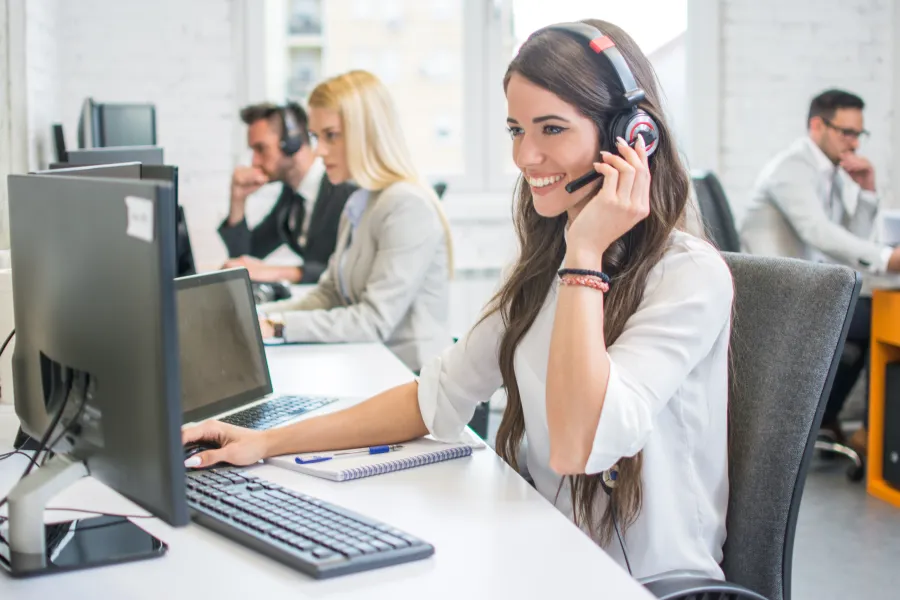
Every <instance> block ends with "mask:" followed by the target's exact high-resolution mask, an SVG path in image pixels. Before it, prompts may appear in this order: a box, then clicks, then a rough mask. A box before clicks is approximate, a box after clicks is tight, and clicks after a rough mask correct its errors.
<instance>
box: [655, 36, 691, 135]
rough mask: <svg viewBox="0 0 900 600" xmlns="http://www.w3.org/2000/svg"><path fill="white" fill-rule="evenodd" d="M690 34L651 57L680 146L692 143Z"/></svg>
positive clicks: (661, 48)
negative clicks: (689, 91) (689, 79)
mask: <svg viewBox="0 0 900 600" xmlns="http://www.w3.org/2000/svg"><path fill="white" fill-rule="evenodd" d="M686 39H687V35H686V34H684V33H682V34H680V35H678V36H677V37H675V38H673V39H672V40H670V41H669V42H667V43H666V44H664V45H663V46H661V47H660V48H658V49H656V50H655V51H653V52H652V53H651V54H650V55H649V56H648V58H649V59H650V62H651V63H652V64H653V69H654V70H655V71H656V77H657V79H659V85H660V87H661V88H662V95H663V103H664V105H663V106H664V109H665V112H666V118H667V121H668V124H669V127H670V128H671V129H672V131H673V133H674V135H675V139H676V140H677V141H678V145H679V147H682V148H686V147H687V144H688V143H689V141H690V140H689V137H688V136H689V128H688V113H687V70H686V66H687V54H686Z"/></svg>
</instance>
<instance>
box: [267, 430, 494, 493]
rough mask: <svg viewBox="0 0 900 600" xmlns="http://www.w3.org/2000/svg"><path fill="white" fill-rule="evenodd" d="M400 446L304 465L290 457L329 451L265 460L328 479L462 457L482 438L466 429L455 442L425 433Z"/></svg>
mask: <svg viewBox="0 0 900 600" xmlns="http://www.w3.org/2000/svg"><path fill="white" fill-rule="evenodd" d="M402 446H403V447H402V448H400V449H399V450H394V451H392V452H387V453H385V454H360V455H352V456H343V457H339V458H335V459H333V460H329V461H326V462H319V463H313V464H307V465H301V464H298V463H297V462H296V461H295V460H294V459H295V458H296V457H297V456H301V457H304V458H308V457H310V456H313V455H329V454H330V453H329V452H313V453H309V454H301V455H297V454H286V455H284V456H275V457H272V458H268V459H266V463H268V464H270V465H273V466H276V467H282V468H284V469H291V470H293V471H298V472H300V473H305V474H307V475H313V476H315V477H322V478H324V479H330V480H332V481H350V480H353V479H361V478H363V477H372V476H374V475H383V474H384V473H393V472H394V471H402V470H404V469H413V468H415V467H421V466H424V465H430V464H434V463H438V462H443V461H446V460H453V459H456V458H463V457H466V456H469V455H471V454H472V451H473V450H478V449H480V448H484V442H482V441H481V440H479V439H477V438H476V437H475V436H474V435H472V434H470V433H468V432H467V433H466V434H464V437H463V439H462V440H461V441H460V442H458V443H453V444H448V443H445V442H439V441H437V440H434V439H432V438H430V437H425V438H420V439H418V440H413V441H411V442H405V443H403V444H402Z"/></svg>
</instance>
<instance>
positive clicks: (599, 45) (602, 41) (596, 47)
mask: <svg viewBox="0 0 900 600" xmlns="http://www.w3.org/2000/svg"><path fill="white" fill-rule="evenodd" d="M615 45H616V43H615V42H614V41H612V40H611V39H609V36H608V35H604V36H603V37H598V38H595V39H593V40H591V44H590V46H591V50H593V51H594V52H596V53H597V54H600V53H601V52H603V51H604V50H607V49H609V48H612V47H613V46H615Z"/></svg>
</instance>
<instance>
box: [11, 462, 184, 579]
mask: <svg viewBox="0 0 900 600" xmlns="http://www.w3.org/2000/svg"><path fill="white" fill-rule="evenodd" d="M88 475H89V473H88V469H87V466H86V465H85V464H84V463H83V462H81V461H75V460H72V459H71V458H68V457H67V456H65V455H63V454H59V455H56V456H54V457H53V458H52V459H51V460H49V461H48V462H47V464H46V465H45V466H43V467H41V468H40V469H38V470H37V471H35V472H33V473H31V474H30V475H28V477H25V478H24V479H22V480H21V481H20V482H19V483H18V484H16V486H15V487H14V488H13V489H12V491H11V492H10V493H9V501H8V506H9V520H8V521H7V522H6V524H5V525H4V526H3V527H2V528H0V566H2V567H3V568H4V569H5V570H6V571H7V572H8V573H9V574H11V575H12V576H13V577H33V576H37V575H49V574H51V573H59V572H63V571H74V570H78V569H89V568H93V567H99V566H103V565H111V564H116V563H121V562H130V561H135V560H142V559H145V558H155V557H158V556H162V555H163V554H165V553H166V551H167V550H168V546H166V544H165V543H163V542H162V541H161V540H159V539H157V538H155V537H153V536H152V535H150V534H149V533H147V532H146V531H144V530H143V529H141V528H140V527H138V526H137V525H135V524H134V523H132V522H131V521H129V520H127V519H125V518H123V517H111V516H105V517H93V518H89V519H76V520H74V521H65V522H63V523H56V524H53V525H45V524H44V508H45V507H46V505H47V502H48V501H49V500H50V499H52V498H53V497H54V496H56V495H57V494H58V493H59V492H61V491H62V490H64V489H66V488H67V487H69V486H70V485H72V484H73V483H75V482H76V481H78V480H79V479H81V478H83V477H87V476H88Z"/></svg>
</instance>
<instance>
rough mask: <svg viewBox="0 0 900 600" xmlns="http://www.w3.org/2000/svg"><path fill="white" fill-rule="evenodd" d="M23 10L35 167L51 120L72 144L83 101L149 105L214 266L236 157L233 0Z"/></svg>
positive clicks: (46, 4) (196, 236) (34, 5)
mask: <svg viewBox="0 0 900 600" xmlns="http://www.w3.org/2000/svg"><path fill="white" fill-rule="evenodd" d="M28 6H29V19H28V32H29V41H28V46H29V52H28V55H29V56H28V66H29V72H28V75H29V110H30V113H29V121H30V123H31V124H32V125H33V126H34V127H33V132H32V133H33V135H32V137H31V146H32V160H33V166H44V165H46V163H47V161H48V160H49V159H50V158H51V157H52V155H53V152H52V140H51V139H50V138H49V127H50V124H51V123H52V122H61V123H63V125H64V127H65V133H66V139H67V144H68V146H69V147H70V148H73V147H76V146H77V137H76V133H77V125H78V115H79V111H80V108H81V103H82V101H83V100H84V99H85V98H86V97H88V96H91V97H93V98H94V99H95V100H96V101H98V102H153V103H154V104H155V105H156V110H157V115H156V116H157V135H158V143H159V144H160V145H161V146H163V147H164V149H165V160H166V162H167V163H168V164H176V165H178V166H179V173H180V186H179V199H180V201H181V204H182V205H183V206H184V208H185V212H186V215H187V220H188V224H189V227H190V230H191V237H192V242H193V245H194V248H195V253H196V254H197V256H196V258H197V261H198V262H199V263H216V262H217V261H220V260H221V259H222V258H223V257H224V247H223V246H222V245H221V242H220V241H219V239H218V236H217V235H216V232H215V227H216V224H217V222H218V220H219V219H221V218H223V217H224V215H225V214H226V212H227V203H228V197H227V196H228V182H229V179H230V173H231V169H232V166H233V164H234V159H235V153H236V151H237V149H236V148H235V143H234V141H235V135H234V132H235V129H234V128H235V126H236V121H237V116H236V115H237V109H238V104H239V100H238V98H237V93H236V89H237V68H236V64H238V61H239V56H238V55H237V52H236V49H235V39H234V35H233V26H234V25H235V23H234V22H233V21H234V18H235V16H234V14H233V13H234V6H235V3H234V2H231V1H230V0H192V1H191V2H181V1H177V0H158V1H157V2H154V3H152V4H147V3H134V2H120V1H118V0H79V1H78V2H66V1H58V2H53V1H48V0H41V2H29V3H28ZM32 17H33V18H32ZM45 136H47V137H46V138H45Z"/></svg>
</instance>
